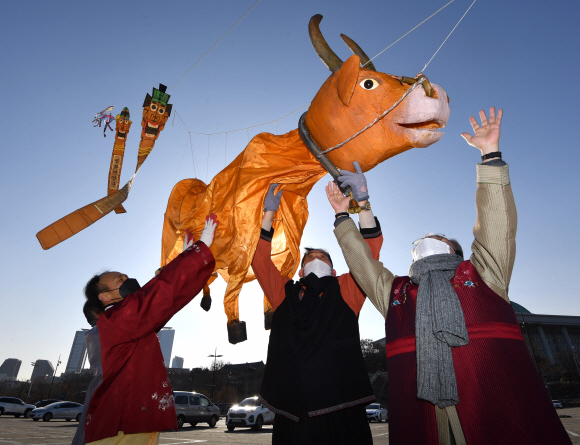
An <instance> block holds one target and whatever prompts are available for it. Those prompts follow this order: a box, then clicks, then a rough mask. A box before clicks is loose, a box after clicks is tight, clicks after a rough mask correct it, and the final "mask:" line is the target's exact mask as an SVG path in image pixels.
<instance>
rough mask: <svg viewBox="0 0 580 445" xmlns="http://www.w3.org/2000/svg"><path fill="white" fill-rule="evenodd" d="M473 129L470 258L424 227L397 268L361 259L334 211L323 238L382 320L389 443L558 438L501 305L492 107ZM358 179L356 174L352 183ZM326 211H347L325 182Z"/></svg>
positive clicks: (501, 203) (508, 250)
mask: <svg viewBox="0 0 580 445" xmlns="http://www.w3.org/2000/svg"><path fill="white" fill-rule="evenodd" d="M480 118H481V125H479V124H478V123H477V121H476V120H475V119H474V118H473V117H471V118H470V121H471V125H472V128H473V131H474V135H471V134H469V133H462V136H463V138H464V139H465V140H466V141H467V143H468V144H469V145H472V146H474V147H476V148H478V149H479V150H480V151H481V154H482V163H481V164H478V165H477V191H476V196H475V203H476V207H477V220H476V223H475V227H474V229H473V233H474V235H475V241H474V242H473V244H472V246H471V250H472V255H471V257H470V259H469V260H467V261H464V259H463V251H462V249H461V246H460V245H459V243H457V241H455V240H452V239H449V238H447V237H446V236H445V235H435V234H430V235H427V236H425V237H423V238H421V239H419V240H417V241H416V242H415V243H413V263H412V264H411V267H410V269H409V276H407V277H396V276H394V275H393V274H392V273H391V272H390V271H389V270H388V269H386V268H384V267H383V265H382V263H381V262H379V261H376V260H374V259H373V258H372V256H371V253H370V251H369V249H368V247H367V246H366V243H365V242H364V240H363V238H362V237H361V236H360V234H359V232H358V230H356V228H355V226H354V223H353V222H352V221H351V220H350V218H348V216H345V217H344V218H343V220H342V221H341V222H340V223H339V225H338V226H337V227H336V228H335V231H334V232H335V235H336V237H337V239H338V242H339V244H340V246H341V249H342V251H343V254H344V257H345V259H346V262H347V264H348V266H349V269H350V271H351V273H352V274H353V275H354V277H355V279H356V281H357V283H358V284H359V286H361V288H362V289H363V291H364V292H365V293H366V295H367V296H368V297H369V298H370V299H371V301H372V302H373V304H374V305H375V306H376V308H377V309H378V310H379V311H380V312H381V313H382V314H383V316H384V317H385V329H386V354H387V369H388V372H389V382H388V385H389V386H388V391H389V443H390V444H391V445H402V444H405V445H412V444H417V445H419V444H420V445H424V444H439V445H449V444H454V443H456V444H458V445H459V444H468V445H489V444H510V445H514V444H522V445H524V444H525V445H528V444H551V445H556V444H570V443H571V441H570V439H569V437H568V435H567V433H566V431H565V430H564V427H563V426H562V423H561V422H560V419H559V418H558V416H557V414H556V411H555V410H554V408H553V405H552V402H551V400H550V397H549V394H548V392H547V391H546V388H545V387H544V384H543V382H542V379H541V378H540V376H539V374H538V372H537V370H536V368H535V366H534V364H533V362H532V359H531V357H530V354H529V352H528V349H527V347H526V344H525V342H524V339H523V337H522V334H521V331H520V328H519V325H518V322H517V320H516V317H515V313H514V311H513V309H512V307H511V305H510V303H509V298H508V286H509V282H510V278H511V273H512V268H513V264H514V260H515V235H516V225H517V215H516V209H515V204H514V199H513V195H512V190H511V185H510V179H509V170H508V165H507V164H506V163H505V162H504V161H503V160H502V158H501V153H500V152H499V136H500V125H501V118H502V110H499V112H498V113H497V116H496V114H495V109H494V108H493V107H492V108H491V109H490V112H489V119H488V118H487V116H486V114H485V112H484V111H483V110H482V111H480ZM357 181H358V183H359V184H364V185H365V186H366V180H365V179H364V175H362V173H361V174H360V177H358V178H355V180H354V182H353V183H356V182H357ZM327 195H328V197H329V201H330V203H331V205H332V206H333V208H334V209H335V211H337V212H339V211H342V210H343V208H346V207H348V198H344V197H343V196H342V194H341V193H340V192H339V191H338V189H337V188H336V187H329V188H327Z"/></svg>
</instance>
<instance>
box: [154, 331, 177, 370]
mask: <svg viewBox="0 0 580 445" xmlns="http://www.w3.org/2000/svg"><path fill="white" fill-rule="evenodd" d="M157 336H158V337H159V344H160V345H161V353H162V354H163V361H164V362H165V366H166V367H169V364H170V362H171V350H172V349H173V338H174V337H175V331H174V330H173V328H162V329H161V330H160V331H159V333H158V334H157Z"/></svg>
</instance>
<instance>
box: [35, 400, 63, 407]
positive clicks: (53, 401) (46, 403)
mask: <svg viewBox="0 0 580 445" xmlns="http://www.w3.org/2000/svg"><path fill="white" fill-rule="evenodd" d="M56 402H62V400H59V399H47V400H41V401H40V402H36V403H35V404H34V406H35V407H37V408H42V407H43V406H46V405H50V404H51V403H56Z"/></svg>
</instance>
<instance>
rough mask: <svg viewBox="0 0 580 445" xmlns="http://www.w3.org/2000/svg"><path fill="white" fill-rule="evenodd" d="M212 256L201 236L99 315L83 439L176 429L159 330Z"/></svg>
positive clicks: (198, 283)
mask: <svg viewBox="0 0 580 445" xmlns="http://www.w3.org/2000/svg"><path fill="white" fill-rule="evenodd" d="M213 268H214V258H213V255H212V253H211V252H210V250H209V248H208V247H207V246H206V245H205V244H204V243H202V242H197V243H195V244H194V245H193V246H192V247H191V248H189V249H187V250H186V251H185V252H183V253H182V254H181V255H179V256H178V257H177V258H175V260H173V261H172V262H171V263H170V264H168V265H167V266H166V267H165V268H164V269H163V270H162V271H161V273H160V274H159V275H157V276H156V277H155V278H153V279H152V280H151V281H149V282H148V283H147V284H146V285H145V286H143V287H142V288H141V289H140V290H139V291H138V292H135V293H133V294H131V295H128V296H127V297H126V298H125V299H124V300H123V301H122V302H120V303H118V304H116V305H115V306H114V307H112V308H111V309H109V310H107V311H106V312H105V313H104V315H102V316H101V317H100V318H99V321H98V323H97V326H98V327H99V336H100V340H101V357H102V366H103V382H102V383H101V385H100V386H99V387H98V388H97V390H96V391H95V393H94V395H93V398H92V399H91V403H90V405H89V410H88V413H87V420H86V424H85V437H86V442H87V443H91V442H94V441H97V440H100V439H105V438H107V437H112V436H116V435H117V434H118V432H119V431H123V432H124V433H125V434H134V433H145V432H154V431H162V430H170V429H177V420H176V419H177V416H176V414H175V406H174V401H173V393H172V390H171V386H170V385H169V378H168V376H167V370H166V368H165V363H164V362H163V355H162V354H161V347H160V346H159V339H158V337H157V334H156V332H158V331H159V330H160V329H161V328H162V327H163V326H164V325H165V323H167V322H168V321H169V320H170V319H171V317H173V315H174V314H175V313H177V312H178V311H179V310H180V309H181V308H183V307H184V306H185V305H186V304H187V303H189V302H190V301H191V300H192V299H193V298H194V297H195V296H196V295H197V294H198V293H199V292H200V291H201V290H202V288H203V286H204V284H205V283H206V282H207V280H208V278H209V277H210V274H211V273H212V271H213Z"/></svg>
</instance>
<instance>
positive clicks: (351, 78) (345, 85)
mask: <svg viewBox="0 0 580 445" xmlns="http://www.w3.org/2000/svg"><path fill="white" fill-rule="evenodd" d="M359 70H360V58H359V57H358V56H356V55H354V56H350V57H349V58H348V59H346V62H344V63H343V64H342V66H341V67H340V70H339V71H338V81H337V84H336V87H337V90H338V97H339V98H340V101H341V102H342V103H343V104H344V105H346V106H347V107H348V104H349V103H350V99H351V97H352V93H354V88H355V86H356V83H357V80H358V72H359Z"/></svg>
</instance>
